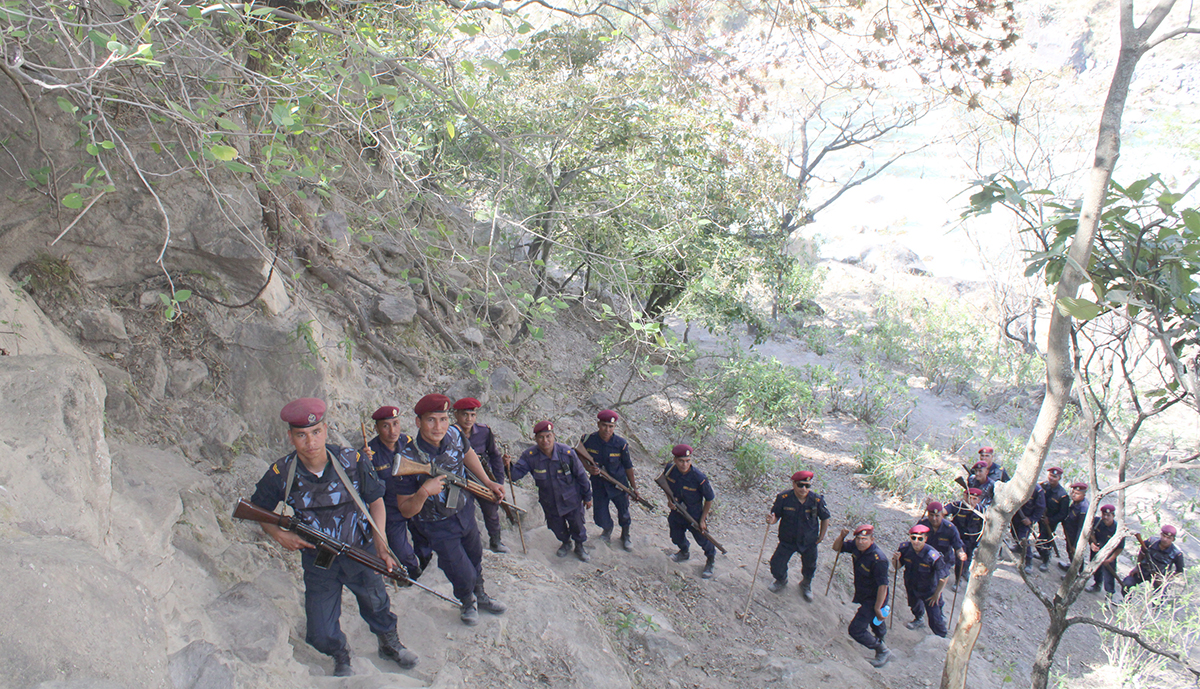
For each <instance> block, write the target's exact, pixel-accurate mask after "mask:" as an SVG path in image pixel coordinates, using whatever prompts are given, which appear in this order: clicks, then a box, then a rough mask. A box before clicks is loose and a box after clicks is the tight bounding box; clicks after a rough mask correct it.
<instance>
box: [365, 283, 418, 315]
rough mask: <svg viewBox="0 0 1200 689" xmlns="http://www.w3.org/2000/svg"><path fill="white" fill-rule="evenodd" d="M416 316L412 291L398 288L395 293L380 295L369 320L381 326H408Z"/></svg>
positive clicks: (401, 287)
mask: <svg viewBox="0 0 1200 689" xmlns="http://www.w3.org/2000/svg"><path fill="white" fill-rule="evenodd" d="M416 315H417V302H416V299H414V298H413V292H412V289H411V288H410V287H408V286H406V285H405V286H400V287H399V288H397V290H396V292H395V293H389V294H382V295H380V297H379V299H377V300H376V301H375V308H374V309H372V311H371V319H372V320H374V321H375V322H376V323H381V324H383V325H408V324H409V323H412V321H413V318H415V317H416Z"/></svg>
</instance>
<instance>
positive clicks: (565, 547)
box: [554, 541, 571, 557]
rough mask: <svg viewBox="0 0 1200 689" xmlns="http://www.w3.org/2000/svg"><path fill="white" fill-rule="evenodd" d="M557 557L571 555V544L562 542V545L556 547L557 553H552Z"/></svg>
mask: <svg viewBox="0 0 1200 689" xmlns="http://www.w3.org/2000/svg"><path fill="white" fill-rule="evenodd" d="M554 554H555V555H557V556H559V557H566V556H568V555H570V554H571V542H570V541H563V542H562V545H560V546H558V552H556V553H554Z"/></svg>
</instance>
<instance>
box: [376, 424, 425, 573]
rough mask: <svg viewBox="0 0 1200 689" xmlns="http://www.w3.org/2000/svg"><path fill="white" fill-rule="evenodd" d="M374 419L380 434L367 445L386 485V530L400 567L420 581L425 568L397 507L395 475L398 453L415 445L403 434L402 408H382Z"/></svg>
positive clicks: (380, 478) (384, 501)
mask: <svg viewBox="0 0 1200 689" xmlns="http://www.w3.org/2000/svg"><path fill="white" fill-rule="evenodd" d="M371 418H372V419H373V420H374V421H375V433H376V435H375V437H374V438H372V439H371V441H370V442H368V443H367V447H368V448H369V449H370V450H371V463H372V466H374V467H375V474H376V476H378V477H379V480H380V481H382V482H383V486H384V493H383V505H384V508H385V509H386V511H387V526H386V527H384V530H385V532H386V533H387V540H388V546H390V547H391V549H392V553H393V554H394V555H395V556H396V558H397V559H399V560H400V564H402V565H404V568H405V569H407V570H408V576H409V577H410V578H412V579H417V578H419V577H420V576H421V570H423V569H424V567H423V566H422V564H421V563H420V562H419V560H418V558H417V553H416V551H415V550H414V548H413V545H412V544H411V543H409V540H408V520H407V519H405V518H404V515H402V514H400V508H399V507H398V506H397V504H396V497H397V495H396V478H397V477H396V476H394V475H393V473H392V472H393V470H394V468H395V463H396V453H397V452H398V451H399V450H400V448H401V447H403V446H404V445H407V444H408V443H409V442H411V441H412V438H411V437H409V436H408V434H406V433H402V432H401V431H400V408H399V407H389V406H383V407H380V408H378V409H376V410H375V413H373V414H371Z"/></svg>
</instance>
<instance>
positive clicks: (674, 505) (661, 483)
mask: <svg viewBox="0 0 1200 689" xmlns="http://www.w3.org/2000/svg"><path fill="white" fill-rule="evenodd" d="M654 482H655V483H657V484H658V487H659V488H662V489H663V490H664V491H666V493H667V500H668V501H669V502H670V503H671V509H672V510H675V511H676V512H678V513H679V514H681V515H683V518H684V519H686V520H687V523H688V524H690V525H691V527H692V528H693V529H695V530H696V533H700V534H704V537H705V538H707V539H708V540H709V541H710V542H711V543H712V544H713V546H714V547H715V548H716V549H717V550H719V551H721V554H722V555H728V554H729V551H728V550H725V546H723V545H721V544H720V543H717V539H715V538H713V537H712V536H710V535H708V531H706V530H705V529H701V528H700V524H699V523H698V522H697V521H696V520H695V519H692V515H690V514H688V511H687V510H686V509H684V507H683V505H680V504H679V503H678V502H676V501H675V500H672V499H671V497H670V496H671V484H669V483H667V472H665V471H664V472H663V473H661V474H659V475H658V478H656V479H654Z"/></svg>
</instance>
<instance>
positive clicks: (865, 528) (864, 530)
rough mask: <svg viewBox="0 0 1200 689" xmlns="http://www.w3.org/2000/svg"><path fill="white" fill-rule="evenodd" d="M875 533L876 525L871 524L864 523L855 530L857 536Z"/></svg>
mask: <svg viewBox="0 0 1200 689" xmlns="http://www.w3.org/2000/svg"><path fill="white" fill-rule="evenodd" d="M873 533H875V527H874V526H871V525H870V524H863V525H861V526H859V527H858V528H857V529H855V530H854V535H855V536H862V535H864V534H865V535H870V534H873Z"/></svg>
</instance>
